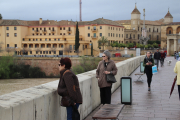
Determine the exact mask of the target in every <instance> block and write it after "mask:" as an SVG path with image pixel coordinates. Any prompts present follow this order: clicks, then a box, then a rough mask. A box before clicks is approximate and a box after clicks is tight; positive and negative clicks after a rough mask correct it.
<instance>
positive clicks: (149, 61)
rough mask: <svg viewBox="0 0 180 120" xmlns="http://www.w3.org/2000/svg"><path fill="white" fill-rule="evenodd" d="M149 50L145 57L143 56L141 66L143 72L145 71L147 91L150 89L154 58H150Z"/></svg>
mask: <svg viewBox="0 0 180 120" xmlns="http://www.w3.org/2000/svg"><path fill="white" fill-rule="evenodd" d="M150 55H151V54H150V52H147V53H146V57H145V58H144V62H143V66H144V67H145V68H144V73H146V76H147V83H148V91H151V81H152V76H153V74H152V66H153V65H154V59H153V58H151V56H150Z"/></svg>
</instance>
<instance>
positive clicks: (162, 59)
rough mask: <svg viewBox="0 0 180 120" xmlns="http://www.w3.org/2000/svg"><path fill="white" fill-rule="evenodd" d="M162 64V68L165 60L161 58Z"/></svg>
mask: <svg viewBox="0 0 180 120" xmlns="http://www.w3.org/2000/svg"><path fill="white" fill-rule="evenodd" d="M160 62H161V66H162V65H163V64H164V58H161V59H160Z"/></svg>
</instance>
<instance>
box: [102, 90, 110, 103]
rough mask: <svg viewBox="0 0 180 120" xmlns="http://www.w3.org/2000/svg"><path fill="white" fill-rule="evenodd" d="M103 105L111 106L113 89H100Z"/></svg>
mask: <svg viewBox="0 0 180 120" xmlns="http://www.w3.org/2000/svg"><path fill="white" fill-rule="evenodd" d="M100 96H101V104H111V87H104V88H100Z"/></svg>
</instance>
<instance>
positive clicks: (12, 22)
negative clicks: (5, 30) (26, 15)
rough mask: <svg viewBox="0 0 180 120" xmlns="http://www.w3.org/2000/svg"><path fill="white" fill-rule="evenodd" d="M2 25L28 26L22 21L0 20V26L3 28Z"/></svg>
mask: <svg viewBox="0 0 180 120" xmlns="http://www.w3.org/2000/svg"><path fill="white" fill-rule="evenodd" d="M3 25H14V26H16V25H17V26H18V25H23V26H27V25H28V24H27V21H23V20H2V22H1V23H0V26H3Z"/></svg>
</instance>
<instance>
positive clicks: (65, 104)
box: [61, 96, 72, 107]
mask: <svg viewBox="0 0 180 120" xmlns="http://www.w3.org/2000/svg"><path fill="white" fill-rule="evenodd" d="M71 105H72V100H71V98H70V97H69V96H63V97H62V98H61V106H63V107H69V106H71Z"/></svg>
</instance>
